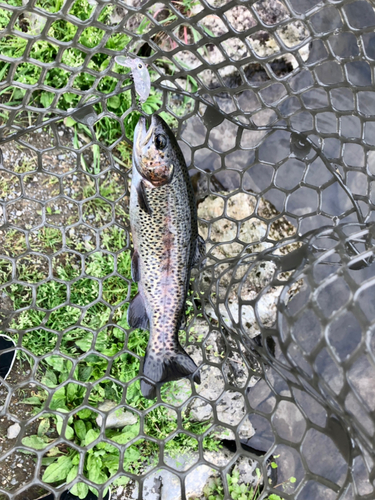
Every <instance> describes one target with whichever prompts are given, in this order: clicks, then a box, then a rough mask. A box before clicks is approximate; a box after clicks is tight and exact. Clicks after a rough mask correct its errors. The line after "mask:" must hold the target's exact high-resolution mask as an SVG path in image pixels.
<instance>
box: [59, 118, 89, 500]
mask: <svg viewBox="0 0 375 500" xmlns="http://www.w3.org/2000/svg"><path fill="white" fill-rule="evenodd" d="M76 123H77V122H76V121H75V120H74V118H72V117H71V116H67V117H66V118H65V119H64V125H65V126H66V127H73V125H75V124H76ZM87 491H88V490H87ZM77 496H78V495H77Z"/></svg>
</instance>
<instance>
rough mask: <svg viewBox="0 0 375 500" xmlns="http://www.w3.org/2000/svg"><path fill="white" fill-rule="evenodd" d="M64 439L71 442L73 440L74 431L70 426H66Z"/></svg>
mask: <svg viewBox="0 0 375 500" xmlns="http://www.w3.org/2000/svg"><path fill="white" fill-rule="evenodd" d="M65 437H66V439H69V440H72V439H73V438H74V430H73V427H71V426H70V425H67V426H66V430H65Z"/></svg>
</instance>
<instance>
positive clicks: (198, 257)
mask: <svg viewBox="0 0 375 500" xmlns="http://www.w3.org/2000/svg"><path fill="white" fill-rule="evenodd" d="M205 256H206V242H205V241H204V239H203V238H202V236H201V235H200V234H198V236H197V240H196V247H195V255H194V259H193V266H196V265H197V264H199V269H201V268H202V267H203V266H204V265H205V263H206V259H205Z"/></svg>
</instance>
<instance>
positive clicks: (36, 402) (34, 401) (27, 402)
mask: <svg viewBox="0 0 375 500" xmlns="http://www.w3.org/2000/svg"><path fill="white" fill-rule="evenodd" d="M22 404H24V405H40V404H41V400H40V399H39V398H37V397H36V396H31V398H26V399H24V400H23V401H22Z"/></svg>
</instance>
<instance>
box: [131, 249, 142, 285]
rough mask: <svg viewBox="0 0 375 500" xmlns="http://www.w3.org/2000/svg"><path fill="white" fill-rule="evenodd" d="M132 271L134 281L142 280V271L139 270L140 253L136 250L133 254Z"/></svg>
mask: <svg viewBox="0 0 375 500" xmlns="http://www.w3.org/2000/svg"><path fill="white" fill-rule="evenodd" d="M131 273H132V280H133V281H139V280H140V278H141V273H140V270H139V254H138V252H137V251H136V250H134V252H133V255H132V264H131Z"/></svg>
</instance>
